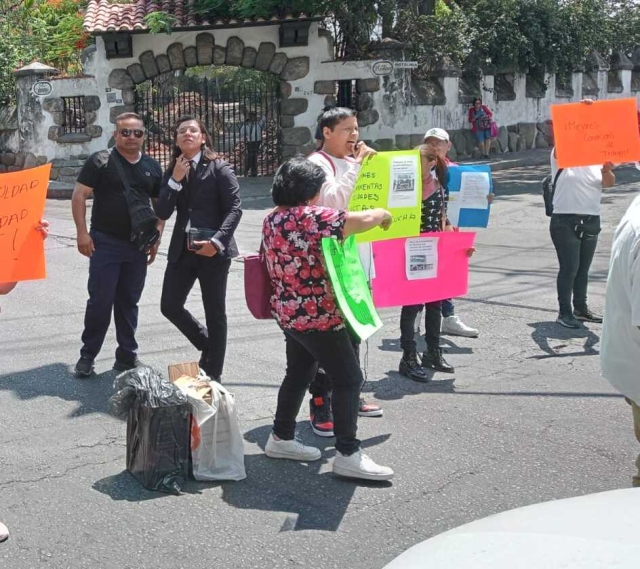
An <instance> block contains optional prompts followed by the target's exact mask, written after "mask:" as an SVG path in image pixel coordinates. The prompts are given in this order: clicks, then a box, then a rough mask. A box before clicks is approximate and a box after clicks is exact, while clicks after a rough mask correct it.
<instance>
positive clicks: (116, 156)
mask: <svg viewBox="0 0 640 569" xmlns="http://www.w3.org/2000/svg"><path fill="white" fill-rule="evenodd" d="M111 156H113V163H114V164H115V165H116V170H117V171H118V175H119V176H120V181H121V182H122V185H123V186H124V195H125V197H126V198H127V199H128V198H129V195H130V194H131V187H130V186H129V181H128V180H127V176H126V174H125V173H124V170H123V169H122V164H121V163H120V155H119V154H118V151H117V150H115V149H114V150H113V151H112V152H111Z"/></svg>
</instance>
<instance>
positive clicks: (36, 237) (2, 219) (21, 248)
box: [0, 164, 51, 282]
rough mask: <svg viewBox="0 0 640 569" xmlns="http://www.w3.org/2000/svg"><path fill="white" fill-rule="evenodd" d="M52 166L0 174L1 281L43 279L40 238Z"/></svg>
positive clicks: (42, 247) (43, 269)
mask: <svg viewBox="0 0 640 569" xmlns="http://www.w3.org/2000/svg"><path fill="white" fill-rule="evenodd" d="M50 170H51V164H45V165H44V166H39V167H38V168H30V169H28V170H22V171H21V172H11V173H9V174H0V282H14V281H26V280H32V279H43V278H45V276H46V270H45V263H44V245H43V242H42V235H40V233H39V232H38V231H36V227H38V225H40V220H41V219H42V215H43V213H44V205H45V200H46V198H47V186H48V183H49V171H50Z"/></svg>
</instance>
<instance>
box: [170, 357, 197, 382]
mask: <svg viewBox="0 0 640 569" xmlns="http://www.w3.org/2000/svg"><path fill="white" fill-rule="evenodd" d="M199 373H200V366H199V365H198V362H188V363H182V364H173V365H170V366H169V381H171V382H175V380H176V379H178V378H179V377H180V376H183V375H187V376H189V377H193V378H196V377H198V374H199Z"/></svg>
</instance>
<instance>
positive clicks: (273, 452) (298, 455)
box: [264, 433, 322, 462]
mask: <svg viewBox="0 0 640 569" xmlns="http://www.w3.org/2000/svg"><path fill="white" fill-rule="evenodd" d="M264 452H265V454H266V455H267V456H268V457H271V458H286V459H288V460H300V461H302V462H311V461H312V460H318V459H319V458H320V457H321V456H322V453H321V452H320V449H319V448H316V447H308V446H305V445H303V444H302V443H301V442H300V441H298V440H296V439H293V440H292V441H284V440H280V441H277V440H276V439H275V438H274V436H273V433H271V434H270V435H269V440H268V441H267V446H266V447H265V449H264Z"/></svg>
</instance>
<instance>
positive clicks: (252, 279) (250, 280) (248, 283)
mask: <svg viewBox="0 0 640 569" xmlns="http://www.w3.org/2000/svg"><path fill="white" fill-rule="evenodd" d="M272 294H273V286H272V285H271V277H269V272H268V271H267V262H266V260H265V256H264V245H263V244H262V243H260V252H259V253H258V254H257V255H247V256H246V257H245V258H244V298H245V300H246V302H247V308H248V309H249V312H251V314H252V315H253V317H254V318H257V319H258V320H266V319H269V318H273V315H272V314H271V295H272Z"/></svg>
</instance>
